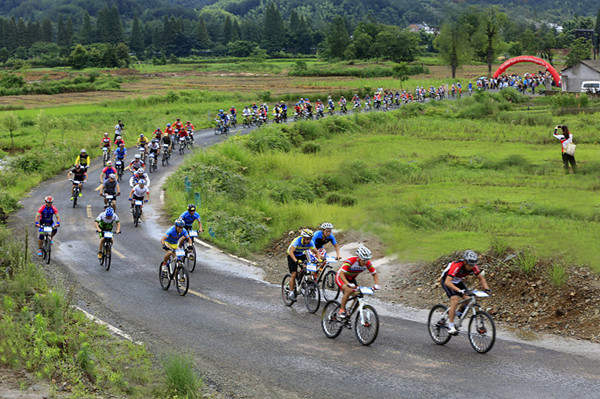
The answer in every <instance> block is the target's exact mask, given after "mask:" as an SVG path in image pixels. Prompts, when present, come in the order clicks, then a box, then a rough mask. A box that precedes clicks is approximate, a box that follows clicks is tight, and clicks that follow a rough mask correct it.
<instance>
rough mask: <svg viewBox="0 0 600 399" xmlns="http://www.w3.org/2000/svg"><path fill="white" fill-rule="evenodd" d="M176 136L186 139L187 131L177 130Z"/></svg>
mask: <svg viewBox="0 0 600 399" xmlns="http://www.w3.org/2000/svg"><path fill="white" fill-rule="evenodd" d="M178 136H179V137H187V136H188V132H187V130H185V129H181V130H179V133H178Z"/></svg>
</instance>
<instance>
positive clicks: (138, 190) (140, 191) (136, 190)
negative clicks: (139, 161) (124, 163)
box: [133, 184, 150, 198]
mask: <svg viewBox="0 0 600 399" xmlns="http://www.w3.org/2000/svg"><path fill="white" fill-rule="evenodd" d="M146 193H148V194H150V189H149V188H148V186H146V185H144V187H140V186H139V184H136V185H135V187H133V195H134V196H136V197H137V198H144V196H145V195H146Z"/></svg>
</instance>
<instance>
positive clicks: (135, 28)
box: [129, 14, 145, 55]
mask: <svg viewBox="0 0 600 399" xmlns="http://www.w3.org/2000/svg"><path fill="white" fill-rule="evenodd" d="M129 47H130V48H131V51H133V52H135V53H136V54H138V55H139V54H142V53H143V52H144V47H145V45H144V33H143V32H142V25H141V24H140V20H139V19H138V17H137V14H136V15H135V16H134V17H133V25H132V26H131V38H130V40H129Z"/></svg>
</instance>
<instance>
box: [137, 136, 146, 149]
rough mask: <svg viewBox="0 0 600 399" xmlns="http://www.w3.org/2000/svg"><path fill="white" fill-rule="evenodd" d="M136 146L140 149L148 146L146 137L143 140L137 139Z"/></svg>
mask: <svg viewBox="0 0 600 399" xmlns="http://www.w3.org/2000/svg"><path fill="white" fill-rule="evenodd" d="M137 145H138V147H142V146H146V145H148V139H147V138H146V137H144V139H143V140H142V139H138V141H137Z"/></svg>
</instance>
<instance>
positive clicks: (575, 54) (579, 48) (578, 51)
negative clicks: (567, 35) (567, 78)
mask: <svg viewBox="0 0 600 399" xmlns="http://www.w3.org/2000/svg"><path fill="white" fill-rule="evenodd" d="M591 47H592V43H590V41H589V40H588V39H586V38H583V37H579V38H577V39H575V42H574V43H573V47H572V48H571V51H570V52H569V55H567V62H566V64H567V66H573V65H575V64H577V63H578V62H579V61H582V60H589V59H590V48H591Z"/></svg>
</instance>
